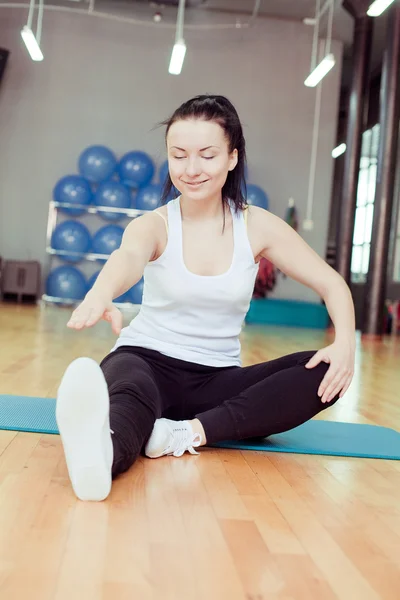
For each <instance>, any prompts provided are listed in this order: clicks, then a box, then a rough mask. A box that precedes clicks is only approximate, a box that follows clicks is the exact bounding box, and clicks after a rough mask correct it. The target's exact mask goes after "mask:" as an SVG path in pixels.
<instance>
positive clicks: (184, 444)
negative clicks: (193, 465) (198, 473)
mask: <svg viewBox="0 0 400 600" xmlns="http://www.w3.org/2000/svg"><path fill="white" fill-rule="evenodd" d="M172 434H173V438H174V439H173V442H172V444H171V446H176V448H175V450H174V451H173V452H172V454H173V455H174V456H176V457H177V458H178V457H179V456H182V454H184V453H185V452H186V450H188V451H189V452H190V454H199V453H198V452H196V450H195V449H194V448H198V447H199V446H200V444H201V435H200V433H195V434H194V435H193V437H192V439H190V434H189V432H188V430H187V429H186V427H174V429H173V431H172Z"/></svg>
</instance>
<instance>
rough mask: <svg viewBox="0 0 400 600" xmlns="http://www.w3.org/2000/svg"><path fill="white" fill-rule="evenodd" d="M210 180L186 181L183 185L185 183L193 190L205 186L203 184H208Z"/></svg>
mask: <svg viewBox="0 0 400 600" xmlns="http://www.w3.org/2000/svg"><path fill="white" fill-rule="evenodd" d="M207 181H208V179H203V181H192V182H190V181H184V182H183V183H185V184H186V185H188V186H190V187H192V188H197V187H200V186H201V185H203V183H207Z"/></svg>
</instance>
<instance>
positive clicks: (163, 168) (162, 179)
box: [158, 160, 169, 185]
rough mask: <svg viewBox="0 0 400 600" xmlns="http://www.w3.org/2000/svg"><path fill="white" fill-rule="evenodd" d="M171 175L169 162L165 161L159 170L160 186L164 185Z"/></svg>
mask: <svg viewBox="0 0 400 600" xmlns="http://www.w3.org/2000/svg"><path fill="white" fill-rule="evenodd" d="M168 173H169V167H168V160H165V161H164V162H163V163H162V165H161V166H160V168H159V171H158V180H159V182H160V185H164V183H165V180H166V179H167V176H168Z"/></svg>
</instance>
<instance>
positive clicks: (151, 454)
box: [144, 419, 203, 458]
mask: <svg viewBox="0 0 400 600" xmlns="http://www.w3.org/2000/svg"><path fill="white" fill-rule="evenodd" d="M202 441H203V440H202V435H201V434H200V433H196V432H195V431H194V430H193V427H192V425H191V423H190V421H172V420H171V419H157V421H156V422H155V424H154V427H153V431H152V432H151V435H150V437H149V440H148V442H147V444H146V446H145V450H144V451H145V454H146V456H147V457H148V458H159V457H160V456H165V455H171V454H172V455H173V456H182V454H184V453H185V452H186V450H188V452H190V454H198V452H196V450H195V448H198V447H199V446H201V445H202Z"/></svg>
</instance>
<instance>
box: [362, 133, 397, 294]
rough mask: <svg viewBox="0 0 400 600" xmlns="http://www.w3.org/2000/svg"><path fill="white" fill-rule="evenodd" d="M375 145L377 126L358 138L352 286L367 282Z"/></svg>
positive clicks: (373, 193)
mask: <svg viewBox="0 0 400 600" xmlns="http://www.w3.org/2000/svg"><path fill="white" fill-rule="evenodd" d="M378 145H379V125H375V127H373V128H372V129H368V130H367V131H365V132H364V133H363V137H362V146H361V159H360V171H359V178H358V188H357V207H356V217H355V223H354V233H353V251H352V256H351V280H352V282H353V283H365V282H366V280H367V273H368V266H369V254H370V248H371V235H372V221H373V217H374V200H375V187H376V172H377V165H378ZM399 237H400V232H399ZM399 252H400V250H399Z"/></svg>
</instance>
